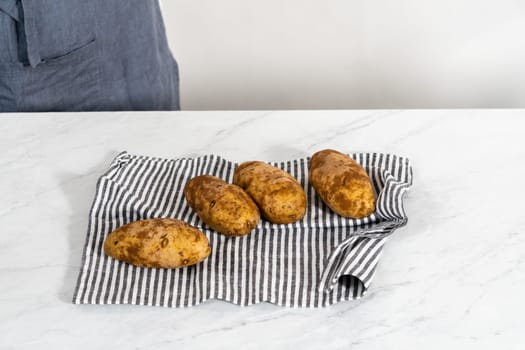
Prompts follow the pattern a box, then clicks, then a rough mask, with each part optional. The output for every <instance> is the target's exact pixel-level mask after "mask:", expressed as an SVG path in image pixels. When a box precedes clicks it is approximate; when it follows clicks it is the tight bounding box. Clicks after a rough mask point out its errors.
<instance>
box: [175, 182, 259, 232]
mask: <svg viewBox="0 0 525 350" xmlns="http://www.w3.org/2000/svg"><path fill="white" fill-rule="evenodd" d="M184 194H185V196H186V200H187V201H188V204H189V205H190V207H191V208H192V209H193V210H195V212H196V213H197V215H198V216H199V217H200V218H201V219H202V221H204V222H205V223H206V224H207V225H208V226H210V227H211V228H212V229H214V230H215V231H217V232H220V233H223V234H225V235H229V236H243V235H246V234H248V233H249V232H250V231H251V230H253V229H254V228H255V226H257V223H258V222H259V220H260V219H261V216H260V214H259V209H258V208H257V205H255V203H254V202H253V200H252V199H251V198H250V196H248V194H247V193H246V192H244V191H243V190H242V188H240V187H238V186H235V185H231V184H228V183H226V182H225V181H223V180H222V179H219V178H218V177H215V176H210V175H201V176H197V177H194V178H193V179H191V180H190V181H189V182H188V183H187V185H186V188H185V189H184Z"/></svg>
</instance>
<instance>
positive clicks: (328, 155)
mask: <svg viewBox="0 0 525 350" xmlns="http://www.w3.org/2000/svg"><path fill="white" fill-rule="evenodd" d="M309 178H310V183H311V184H312V186H313V187H314V189H315V190H316V191H317V193H318V194H319V196H320V197H321V199H322V200H323V202H324V203H325V204H326V205H327V206H328V207H330V209H332V210H333V211H334V212H336V213H337V214H339V215H341V216H344V217H348V218H354V219H359V218H363V217H365V216H368V215H370V214H372V213H373V212H374V210H375V196H374V190H373V187H372V182H371V181H370V178H369V177H368V174H367V173H366V171H365V170H364V169H363V168H362V167H361V166H360V165H359V164H358V163H357V162H356V161H354V160H353V159H352V158H350V157H349V156H347V155H346V154H343V153H340V152H338V151H335V150H331V149H326V150H323V151H319V152H317V153H315V154H314V155H313V156H312V159H311V161H310V169H309Z"/></svg>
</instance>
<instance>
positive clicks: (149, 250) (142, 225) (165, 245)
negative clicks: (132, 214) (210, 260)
mask: <svg viewBox="0 0 525 350" xmlns="http://www.w3.org/2000/svg"><path fill="white" fill-rule="evenodd" d="M104 253H106V254H107V255H109V256H111V257H113V258H115V259H118V260H122V261H124V262H127V263H129V264H133V265H136V266H141V267H158V268H167V269H172V268H177V267H184V266H189V265H194V264H197V263H199V262H201V261H203V260H204V259H206V258H207V257H208V255H210V253H211V248H210V242H209V241H208V238H207V237H206V236H205V235H204V233H202V232H201V231H199V230H198V229H196V228H195V227H193V226H190V225H188V224H187V223H185V222H184V221H181V220H177V219H147V220H139V221H134V222H131V223H129V224H126V225H124V226H121V227H119V228H117V229H116V230H115V231H113V232H111V233H110V234H109V235H108V236H107V237H106V240H105V241H104Z"/></svg>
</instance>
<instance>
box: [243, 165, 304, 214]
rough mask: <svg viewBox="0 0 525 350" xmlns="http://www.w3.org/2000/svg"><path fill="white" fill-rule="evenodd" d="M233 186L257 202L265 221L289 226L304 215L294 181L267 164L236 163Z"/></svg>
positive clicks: (298, 186) (300, 193)
mask: <svg viewBox="0 0 525 350" xmlns="http://www.w3.org/2000/svg"><path fill="white" fill-rule="evenodd" d="M233 183H234V184H236V185H238V186H240V187H242V188H243V189H244V190H245V191H246V192H247V193H248V194H249V195H250V196H251V197H252V198H253V200H254V201H255V203H257V205H258V206H259V209H260V210H261V213H262V215H263V217H264V218H265V219H267V220H268V221H271V222H273V223H275V224H289V223H292V222H295V221H297V220H300V219H302V218H303V217H304V214H305V213H306V194H305V193H304V190H303V187H302V186H301V184H300V183H299V182H297V180H296V179H295V178H294V177H293V176H292V175H290V174H288V173H287V172H286V171H284V170H282V169H279V168H277V167H274V166H272V165H270V164H267V163H264V162H259V161H251V162H244V163H242V164H240V165H239V166H238V167H237V169H236V170H235V173H234V175H233Z"/></svg>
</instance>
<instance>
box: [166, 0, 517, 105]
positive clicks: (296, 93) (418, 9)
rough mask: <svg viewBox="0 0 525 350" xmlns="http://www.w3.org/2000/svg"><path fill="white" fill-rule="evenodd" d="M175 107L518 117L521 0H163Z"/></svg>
mask: <svg viewBox="0 0 525 350" xmlns="http://www.w3.org/2000/svg"><path fill="white" fill-rule="evenodd" d="M162 6H163V11H164V17H165V22H166V27H167V30H168V37H169V41H170V46H171V48H172V51H173V52H174V55H175V57H176V59H177V61H178V62H179V66H180V74H181V99H182V108H183V109H332V108H434V107H436V108H438V107H439V108H451V107H471V108H472V107H525V1H523V0H440V1H436V0H432V1H429V0H413V1H409V0H396V1H394V0H256V1H246V0H220V1H218V0H164V1H163V4H162Z"/></svg>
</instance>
